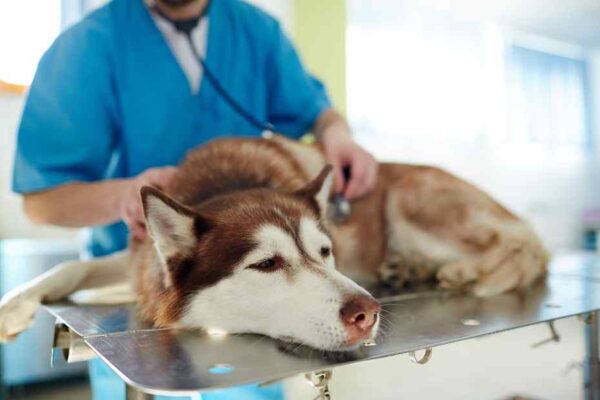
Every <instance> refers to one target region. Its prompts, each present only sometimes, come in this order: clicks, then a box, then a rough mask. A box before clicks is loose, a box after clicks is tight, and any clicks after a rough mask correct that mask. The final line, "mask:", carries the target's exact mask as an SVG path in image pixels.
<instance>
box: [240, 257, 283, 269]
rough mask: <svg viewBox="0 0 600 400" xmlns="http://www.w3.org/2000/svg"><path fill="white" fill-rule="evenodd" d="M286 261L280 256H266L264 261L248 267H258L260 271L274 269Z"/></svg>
mask: <svg viewBox="0 0 600 400" xmlns="http://www.w3.org/2000/svg"><path fill="white" fill-rule="evenodd" d="M283 264H284V261H283V259H282V258H281V257H280V256H275V257H271V258H265V259H264V260H262V261H259V262H257V263H254V264H252V265H250V266H249V267H248V268H253V269H258V270H260V271H265V272H267V271H274V270H276V269H279V268H280V267H281V266H283Z"/></svg>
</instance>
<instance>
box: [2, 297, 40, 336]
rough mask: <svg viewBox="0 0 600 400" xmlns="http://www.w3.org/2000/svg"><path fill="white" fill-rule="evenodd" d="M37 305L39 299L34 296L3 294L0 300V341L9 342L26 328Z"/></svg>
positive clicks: (33, 315)
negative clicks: (9, 295) (8, 295)
mask: <svg viewBox="0 0 600 400" xmlns="http://www.w3.org/2000/svg"><path fill="white" fill-rule="evenodd" d="M39 306H40V300H39V299H38V298H37V297H35V296H27V295H24V294H21V295H17V296H11V297H7V296H5V297H4V298H3V299H2V301H0V342H3V343H6V342H9V341H11V340H13V339H14V338H15V337H16V336H17V335H18V334H19V333H21V332H24V331H25V330H27V328H29V327H30V326H31V324H32V323H33V318H34V317H35V313H36V311H37V309H38V307H39Z"/></svg>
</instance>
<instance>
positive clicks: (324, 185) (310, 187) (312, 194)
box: [295, 164, 333, 216]
mask: <svg viewBox="0 0 600 400" xmlns="http://www.w3.org/2000/svg"><path fill="white" fill-rule="evenodd" d="M332 184H333V167H332V166H331V165H329V164H328V165H326V166H324V167H323V169H322V170H321V172H320V173H319V175H317V177H316V178H315V179H313V180H312V181H310V182H309V183H308V184H307V185H306V186H304V187H303V188H301V189H300V190H298V191H296V193H295V194H296V195H298V196H301V197H305V198H308V199H311V200H313V201H315V202H316V205H317V206H318V208H319V214H320V215H321V216H324V215H325V212H326V211H327V202H328V200H329V193H330V191H331V185H332Z"/></svg>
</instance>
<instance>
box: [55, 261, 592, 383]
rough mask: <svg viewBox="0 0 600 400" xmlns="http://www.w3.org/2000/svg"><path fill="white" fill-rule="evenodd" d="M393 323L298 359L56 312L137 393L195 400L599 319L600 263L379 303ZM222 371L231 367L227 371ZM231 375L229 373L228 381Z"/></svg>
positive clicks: (80, 310)
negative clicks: (509, 288) (525, 285)
mask: <svg viewBox="0 0 600 400" xmlns="http://www.w3.org/2000/svg"><path fill="white" fill-rule="evenodd" d="M380 299H381V301H382V303H383V310H384V311H383V312H382V318H383V320H384V321H385V322H384V324H383V327H382V331H383V332H382V334H381V335H380V336H379V337H378V338H377V345H376V346H372V347H363V348H361V349H360V350H358V351H356V352H353V353H345V354H324V353H321V352H318V351H312V350H309V349H305V348H300V349H295V348H294V347H296V346H292V347H291V348H284V347H288V346H285V345H282V344H281V343H279V342H277V341H275V340H272V339H270V338H267V337H263V336H258V335H228V336H224V337H215V336H210V335H207V334H205V333H203V332H199V331H196V332H194V331H176V330H168V329H153V328H151V327H149V326H145V325H144V324H142V323H140V322H139V321H138V319H137V318H136V312H135V306H133V305H131V306H78V305H70V304H54V305H47V306H46V308H47V310H48V311H49V312H50V313H52V314H54V315H55V316H56V317H57V318H58V319H60V320H62V321H63V322H64V323H65V324H66V325H67V326H68V327H69V328H70V329H72V330H73V331H74V332H76V333H77V334H79V335H81V336H82V337H83V338H84V340H85V342H86V343H87V344H88V345H89V346H90V347H91V348H92V349H93V350H94V351H95V352H96V353H97V354H98V355H99V356H100V357H101V358H102V359H103V360H104V361H105V362H106V363H107V364H108V365H109V366H110V367H111V368H112V369H113V370H114V371H115V372H116V373H117V374H119V375H120V376H121V377H122V378H123V379H124V380H125V381H126V382H127V383H128V384H130V385H132V386H134V387H136V388H137V389H139V390H141V391H144V392H148V393H169V394H182V395H183V394H188V393H194V392H198V391H207V390H212V389H217V388H225V387H230V386H236V385H240V384H246V383H251V382H265V381H269V380H272V379H277V378H285V377H289V376H293V375H296V374H298V373H303V372H309V371H315V370H320V369H329V368H333V367H336V366H339V365H343V364H347V363H353V362H359V361H362V360H370V359H376V358H381V357H387V356H392V355H397V354H403V353H407V352H410V351H416V350H420V349H425V348H429V347H435V346H439V345H442V344H446V343H451V342H456V341H460V340H465V339H470V338H475V337H478V336H483V335H487V334H491V333H496V332H500V331H505V330H509V329H514V328H519V327H523V326H527V325H532V324H537V323H541V322H546V321H552V320H555V319H559V318H564V317H568V316H572V315H576V314H582V313H586V312H590V311H595V310H600V258H598V257H596V256H592V255H584V254H573V255H562V256H557V257H556V258H555V259H554V260H553V261H552V264H551V266H550V274H549V276H548V279H547V280H546V282H545V284H539V285H537V286H535V287H533V288H531V289H530V290H528V291H526V292H524V293H509V294H504V295H500V296H496V297H492V298H489V299H477V298H473V297H470V296H466V295H461V294H458V293H449V292H438V291H421V292H417V293H403V294H397V295H391V296H390V295H386V296H383V297H380ZM223 366H227V367H230V368H229V369H230V370H228V371H225V368H223ZM223 372H227V373H223Z"/></svg>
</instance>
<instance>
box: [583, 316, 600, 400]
mask: <svg viewBox="0 0 600 400" xmlns="http://www.w3.org/2000/svg"><path fill="white" fill-rule="evenodd" d="M599 318H600V312H598V311H594V312H592V313H590V316H589V320H588V321H587V324H586V325H585V356H586V359H585V361H584V363H583V364H584V365H583V376H584V390H585V399H586V400H600V359H599V356H600V337H599V335H600V321H599Z"/></svg>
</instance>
